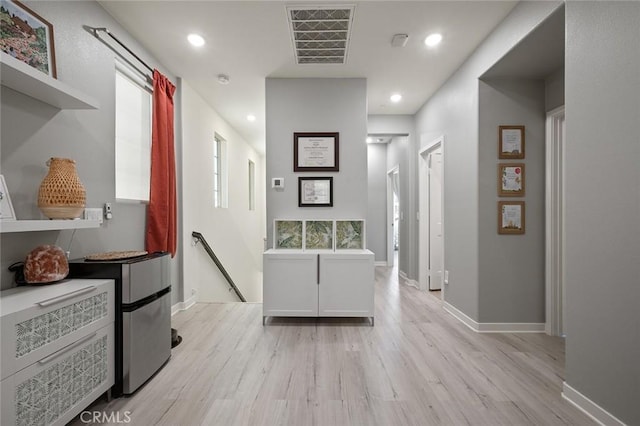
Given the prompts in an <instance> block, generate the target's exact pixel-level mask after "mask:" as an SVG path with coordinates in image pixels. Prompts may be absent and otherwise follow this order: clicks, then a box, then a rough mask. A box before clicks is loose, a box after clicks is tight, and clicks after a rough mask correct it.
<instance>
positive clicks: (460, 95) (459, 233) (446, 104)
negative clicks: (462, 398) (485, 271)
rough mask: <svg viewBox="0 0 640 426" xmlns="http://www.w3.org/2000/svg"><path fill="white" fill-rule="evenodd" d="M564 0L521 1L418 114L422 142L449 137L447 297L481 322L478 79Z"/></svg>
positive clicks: (446, 240) (449, 301)
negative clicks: (551, 0) (559, 0)
mask: <svg viewBox="0 0 640 426" xmlns="http://www.w3.org/2000/svg"><path fill="white" fill-rule="evenodd" d="M561 4H562V3H560V2H522V3H520V4H518V6H516V7H515V8H514V9H513V11H512V12H511V13H510V14H509V15H508V16H507V17H506V18H505V19H504V21H502V22H501V23H500V24H499V25H498V27H496V29H495V30H494V32H493V33H492V34H490V35H489V36H488V37H487V38H486V39H485V41H484V42H483V43H482V44H481V45H480V46H479V47H478V49H476V51H475V52H474V53H473V54H472V55H471V56H470V57H469V59H468V60H467V61H466V62H465V63H464V64H463V65H462V66H461V67H460V68H459V69H458V71H457V72H456V73H455V74H454V75H453V76H451V78H450V79H449V80H448V81H447V82H446V83H445V84H444V85H443V86H442V87H441V88H440V89H439V90H438V91H437V92H436V94H435V95H434V96H433V97H432V98H431V99H429V101H428V102H427V103H426V104H425V105H424V106H423V107H422V108H421V109H420V111H419V112H418V113H417V114H416V133H417V134H419V135H420V144H421V145H420V146H421V147H422V146H424V144H426V143H428V141H431V140H434V139H435V138H437V137H439V136H441V135H444V137H445V143H444V153H445V160H444V161H445V164H444V174H445V176H444V182H445V184H444V185H445V186H444V200H445V206H444V215H445V218H446V219H445V223H446V225H445V226H446V228H445V241H444V244H445V247H446V258H445V269H446V270H449V284H448V287H447V289H446V298H447V302H448V303H451V304H452V305H454V306H455V307H456V308H458V309H460V310H461V311H463V312H464V313H465V314H466V315H468V316H469V317H471V318H473V319H474V320H476V321H478V319H479V258H480V254H479V250H480V240H479V224H480V217H479V194H478V192H479V188H478V177H479V170H478V167H479V157H478V149H479V138H478V130H479V128H478V88H479V83H478V78H479V77H480V76H481V75H482V74H483V73H484V72H485V71H486V70H487V69H489V68H490V67H491V66H492V65H493V64H495V63H496V62H497V61H498V60H499V59H500V58H501V57H502V56H504V55H505V54H506V53H507V52H508V51H509V50H510V49H511V48H512V47H513V46H515V45H516V44H517V43H518V42H519V41H520V40H521V39H522V38H524V37H525V36H526V35H527V34H528V33H529V32H530V31H531V30H532V29H533V28H535V27H536V26H537V25H539V24H540V23H541V22H542V21H543V20H544V19H545V18H546V17H547V16H549V15H550V14H551V13H552V12H553V11H554V10H555V9H556V8H557V7H559V6H560V5H561ZM415 156H416V157H417V151H416V155H415ZM495 267H500V265H495Z"/></svg>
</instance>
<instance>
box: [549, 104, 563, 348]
mask: <svg viewBox="0 0 640 426" xmlns="http://www.w3.org/2000/svg"><path fill="white" fill-rule="evenodd" d="M564 117H565V109H564V106H561V107H559V108H556V109H554V110H552V111H549V112H548V113H547V119H546V140H545V144H546V164H545V198H546V200H545V206H546V207H545V271H546V272H545V294H546V309H545V312H546V314H545V322H546V326H545V332H546V333H547V334H549V335H552V336H560V335H562V334H563V331H564V324H563V323H564V321H563V305H564V303H563V300H564V294H563V293H564V290H563V285H562V283H563V282H564V239H565V237H564V144H565V141H564V131H563V129H564V126H563V122H564Z"/></svg>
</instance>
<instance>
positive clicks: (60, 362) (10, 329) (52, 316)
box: [0, 280, 115, 425]
mask: <svg viewBox="0 0 640 426" xmlns="http://www.w3.org/2000/svg"><path fill="white" fill-rule="evenodd" d="M0 295H1V297H0V303H1V309H2V318H1V323H0V327H1V329H2V338H3V345H2V383H1V389H2V414H1V416H2V417H1V419H0V420H1V423H2V425H33V424H43V425H44V424H47V425H50V424H54V425H58V424H60V425H63V424H66V423H67V422H68V421H69V420H71V419H72V418H73V417H75V416H76V415H77V414H78V413H80V412H81V411H82V410H83V409H84V408H85V407H87V406H88V405H89V404H90V403H91V402H93V401H94V400H95V399H96V398H97V397H98V396H100V395H101V394H102V393H104V392H105V391H107V390H109V388H111V386H112V385H113V383H114V307H115V304H114V282H113V280H69V281H66V282H63V283H59V284H52V285H47V286H42V287H18V288H14V289H10V290H6V291H3V292H2V293H0Z"/></svg>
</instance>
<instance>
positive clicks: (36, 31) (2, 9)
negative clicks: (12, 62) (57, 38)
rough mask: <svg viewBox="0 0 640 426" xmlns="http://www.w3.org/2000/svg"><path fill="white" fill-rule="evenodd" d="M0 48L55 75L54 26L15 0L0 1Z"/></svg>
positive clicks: (46, 72) (40, 69)
mask: <svg viewBox="0 0 640 426" xmlns="http://www.w3.org/2000/svg"><path fill="white" fill-rule="evenodd" d="M0 48H1V49H2V51H3V52H5V53H6V54H8V55H10V56H13V57H14V58H16V59H17V60H19V61H22V62H24V63H25V64H27V65H29V66H31V67H33V68H35V69H37V70H38V71H42V72H43V73H45V74H46V75H48V76H49V77H53V78H56V54H55V48H54V44H53V25H51V24H50V23H49V22H48V21H46V20H45V19H44V18H43V17H42V16H40V15H38V14H37V13H35V12H34V11H33V10H31V9H29V8H28V7H27V6H25V5H24V4H22V3H21V2H19V1H17V0H0Z"/></svg>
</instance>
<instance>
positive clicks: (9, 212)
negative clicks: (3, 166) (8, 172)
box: [0, 175, 16, 220]
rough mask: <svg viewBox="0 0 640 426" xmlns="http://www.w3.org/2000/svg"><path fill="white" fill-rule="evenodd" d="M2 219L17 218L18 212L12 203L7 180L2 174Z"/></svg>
mask: <svg viewBox="0 0 640 426" xmlns="http://www.w3.org/2000/svg"><path fill="white" fill-rule="evenodd" d="M0 220H16V212H15V211H14V210H13V204H11V196H10V195H9V189H8V188H7V182H5V180H4V176H2V175H0Z"/></svg>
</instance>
